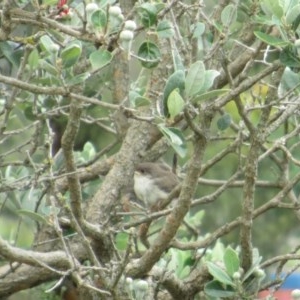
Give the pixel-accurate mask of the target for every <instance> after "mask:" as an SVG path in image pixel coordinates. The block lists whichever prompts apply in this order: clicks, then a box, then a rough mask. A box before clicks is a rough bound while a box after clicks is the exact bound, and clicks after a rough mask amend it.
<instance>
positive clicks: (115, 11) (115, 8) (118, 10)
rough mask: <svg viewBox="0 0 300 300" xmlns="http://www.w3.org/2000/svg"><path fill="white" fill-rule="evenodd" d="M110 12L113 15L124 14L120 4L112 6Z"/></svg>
mask: <svg viewBox="0 0 300 300" xmlns="http://www.w3.org/2000/svg"><path fill="white" fill-rule="evenodd" d="M108 13H109V14H110V15H111V16H115V17H118V16H119V15H121V14H122V10H121V8H120V7H119V6H111V7H110V8H109V10H108Z"/></svg>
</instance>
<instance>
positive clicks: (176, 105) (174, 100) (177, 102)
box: [167, 88, 185, 118]
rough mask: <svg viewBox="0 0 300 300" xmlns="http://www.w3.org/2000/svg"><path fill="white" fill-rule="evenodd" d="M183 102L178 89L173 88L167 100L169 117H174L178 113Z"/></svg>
mask: <svg viewBox="0 0 300 300" xmlns="http://www.w3.org/2000/svg"><path fill="white" fill-rule="evenodd" d="M184 104H185V103H184V100H183V99H182V97H181V96H180V94H179V89H178V88H177V89H175V90H173V91H172V92H171V94H170V95H169V97H168V102H167V105H168V111H169V114H170V117H171V118H174V117H176V116H177V115H178V114H180V113H181V112H182V110H183V108H184Z"/></svg>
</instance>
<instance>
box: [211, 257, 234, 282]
mask: <svg viewBox="0 0 300 300" xmlns="http://www.w3.org/2000/svg"><path fill="white" fill-rule="evenodd" d="M206 264H207V267H208V271H209V273H210V275H212V276H213V277H214V279H216V280H218V281H219V282H221V283H223V284H228V285H231V286H235V284H234V282H233V281H232V279H231V278H230V277H229V276H228V274H227V273H226V272H225V271H224V270H223V269H222V268H221V267H219V266H217V265H216V264H214V263H212V262H209V261H208V262H206Z"/></svg>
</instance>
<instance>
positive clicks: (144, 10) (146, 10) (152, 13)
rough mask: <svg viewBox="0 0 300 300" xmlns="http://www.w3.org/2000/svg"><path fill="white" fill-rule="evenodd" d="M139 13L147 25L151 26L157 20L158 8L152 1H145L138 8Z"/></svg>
mask: <svg viewBox="0 0 300 300" xmlns="http://www.w3.org/2000/svg"><path fill="white" fill-rule="evenodd" d="M138 14H139V16H140V18H141V21H142V23H143V25H144V26H145V27H150V26H152V25H154V24H155V23H156V21H157V8H156V6H155V5H154V4H152V3H143V4H142V5H141V6H140V7H139V8H138Z"/></svg>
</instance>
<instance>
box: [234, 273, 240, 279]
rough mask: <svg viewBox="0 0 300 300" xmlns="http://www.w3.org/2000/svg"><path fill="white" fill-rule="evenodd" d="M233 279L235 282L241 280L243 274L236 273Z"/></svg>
mask: <svg viewBox="0 0 300 300" xmlns="http://www.w3.org/2000/svg"><path fill="white" fill-rule="evenodd" d="M232 278H233V279H234V280H240V279H241V273H240V272H234V273H233V275H232Z"/></svg>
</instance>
